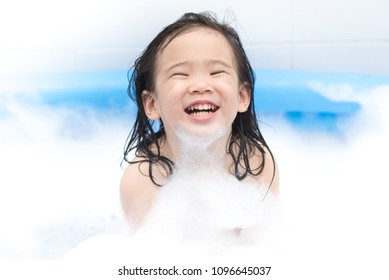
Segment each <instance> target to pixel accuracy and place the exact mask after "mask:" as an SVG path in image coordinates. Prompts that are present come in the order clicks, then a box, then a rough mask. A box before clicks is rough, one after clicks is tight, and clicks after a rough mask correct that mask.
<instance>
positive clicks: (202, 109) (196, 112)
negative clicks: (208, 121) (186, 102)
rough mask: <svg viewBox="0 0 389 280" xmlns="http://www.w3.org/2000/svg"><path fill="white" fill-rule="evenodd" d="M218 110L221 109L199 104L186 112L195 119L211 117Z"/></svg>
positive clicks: (190, 107)
mask: <svg viewBox="0 0 389 280" xmlns="http://www.w3.org/2000/svg"><path fill="white" fill-rule="evenodd" d="M218 109H219V107H218V106H216V105H213V104H197V105H192V106H189V107H188V108H186V109H185V112H186V113H187V114H189V115H191V116H193V117H201V116H207V115H211V114H213V113H215V112H216V111H217V110H218Z"/></svg>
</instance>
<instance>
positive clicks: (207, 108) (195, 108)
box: [189, 104, 216, 111]
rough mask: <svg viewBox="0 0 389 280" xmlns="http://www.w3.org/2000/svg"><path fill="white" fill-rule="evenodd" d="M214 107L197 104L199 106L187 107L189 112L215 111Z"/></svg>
mask: <svg viewBox="0 0 389 280" xmlns="http://www.w3.org/2000/svg"><path fill="white" fill-rule="evenodd" d="M215 109H216V106H215V105H212V104H199V105H193V106H190V107H189V111H194V110H200V111H202V110H215Z"/></svg>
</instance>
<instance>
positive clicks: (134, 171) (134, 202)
mask: <svg viewBox="0 0 389 280" xmlns="http://www.w3.org/2000/svg"><path fill="white" fill-rule="evenodd" d="M148 168H149V163H147V162H145V163H133V164H129V165H128V167H127V168H126V170H125V171H124V173H123V176H122V179H121V182H120V199H121V204H122V208H123V212H124V214H125V216H126V217H127V218H128V220H129V222H130V224H131V225H133V226H135V227H136V228H137V227H139V226H140V225H141V224H142V222H143V220H144V218H145V217H146V215H147V213H148V212H149V210H150V208H151V206H152V204H153V201H154V200H155V197H156V195H157V193H158V190H159V187H158V186H156V185H154V184H153V182H152V181H151V180H150V178H149V176H148Z"/></svg>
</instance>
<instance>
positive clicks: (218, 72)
mask: <svg viewBox="0 0 389 280" xmlns="http://www.w3.org/2000/svg"><path fill="white" fill-rule="evenodd" d="M223 73H226V72H225V71H222V70H220V71H213V72H211V74H210V75H211V76H215V75H218V74H223Z"/></svg>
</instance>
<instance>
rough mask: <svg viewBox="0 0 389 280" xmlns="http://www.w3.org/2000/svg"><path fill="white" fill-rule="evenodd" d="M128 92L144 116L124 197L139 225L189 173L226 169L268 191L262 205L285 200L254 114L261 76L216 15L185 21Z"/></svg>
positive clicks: (132, 146) (148, 55)
mask: <svg viewBox="0 0 389 280" xmlns="http://www.w3.org/2000/svg"><path fill="white" fill-rule="evenodd" d="M128 91H129V95H130V96H131V98H132V99H134V100H135V102H136V104H137V106H138V113H137V117H136V121H135V124H134V127H133V129H132V131H131V133H130V135H129V137H128V140H127V143H126V148H125V151H124V160H125V161H126V162H128V163H129V165H128V167H127V169H126V170H125V172H124V174H123V177H122V181H121V187H120V192H121V201H122V207H123V209H124V212H125V214H126V216H127V217H128V219H129V221H130V223H131V224H132V225H134V226H135V227H139V226H140V225H141V224H142V223H143V222H144V220H145V218H146V216H147V215H148V213H149V212H150V210H151V209H152V206H153V205H154V204H155V202H156V201H157V200H158V198H159V194H160V192H161V191H162V190H163V189H164V187H165V188H167V187H168V182H169V180H171V178H172V177H174V175H175V173H176V172H178V171H179V170H185V168H187V169H188V171H189V172H187V174H193V173H196V174H207V173H206V172H205V173H204V172H203V173H202V172H201V170H200V169H202V170H210V169H212V168H213V167H212V166H214V167H215V166H219V167H221V168H216V169H214V170H215V171H217V172H220V173H222V176H227V177H228V178H234V177H235V180H236V181H237V182H239V181H241V182H250V183H255V185H256V187H257V188H258V189H262V190H265V192H264V196H263V197H262V198H259V197H258V198H256V199H257V200H258V203H261V200H263V199H264V198H265V197H266V195H267V194H268V191H270V192H272V193H274V194H277V193H278V173H277V168H276V164H275V160H274V157H273V155H272V153H271V152H270V149H269V147H268V145H267V144H266V142H265V140H264V138H263V137H262V135H261V132H260V130H259V127H258V123H257V117H256V114H255V109H254V108H255V107H254V72H253V69H252V68H251V65H250V63H249V61H248V58H247V56H246V53H245V51H244V49H243V47H242V43H241V41H240V39H239V36H238V34H237V33H236V31H235V30H234V29H233V28H231V27H229V26H228V25H226V24H223V23H219V22H217V20H216V19H215V18H214V17H213V16H211V15H210V14H206V13H201V14H196V13H187V14H185V15H184V16H182V17H181V18H180V19H179V20H177V21H176V22H174V23H172V24H171V25H169V26H167V27H166V28H165V29H163V30H162V31H161V32H160V33H159V34H158V35H157V36H156V37H155V39H154V40H153V41H152V42H151V43H150V44H149V45H148V47H147V48H146V49H145V50H144V52H143V53H142V55H141V56H140V57H139V58H138V59H137V60H136V61H135V64H134V66H133V72H132V74H131V78H130V84H129V90H128ZM133 151H135V156H134V157H133V153H132V152H133ZM187 163H191V164H187ZM199 170H200V171H199ZM205 176H206V175H205ZM188 179H189V178H188ZM192 179H193V178H191V180H192ZM241 184H243V183H241ZM257 200H256V201H257Z"/></svg>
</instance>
